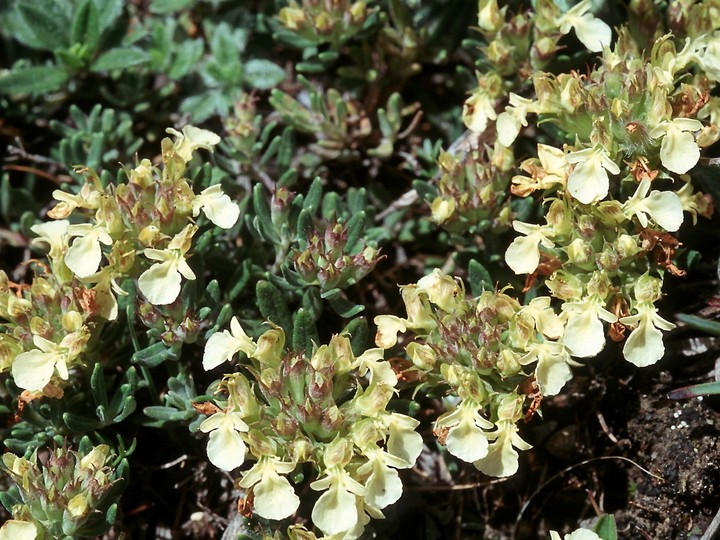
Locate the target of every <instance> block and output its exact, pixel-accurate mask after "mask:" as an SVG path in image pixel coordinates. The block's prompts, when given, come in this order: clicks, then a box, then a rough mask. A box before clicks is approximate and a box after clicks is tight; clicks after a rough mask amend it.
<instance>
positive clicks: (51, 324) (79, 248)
mask: <svg viewBox="0 0 720 540" xmlns="http://www.w3.org/2000/svg"><path fill="white" fill-rule="evenodd" d="M169 131H170V132H171V133H172V134H173V135H174V136H175V137H176V139H175V141H174V142H173V141H171V140H170V139H164V140H163V141H162V149H163V154H162V155H163V161H164V164H165V167H164V168H163V169H162V170H160V169H158V168H157V167H154V166H152V165H151V163H150V162H149V161H148V160H142V161H141V162H140V163H139V164H138V165H137V166H136V167H135V168H134V169H128V170H126V173H127V175H128V178H129V181H128V183H126V184H118V185H111V186H107V187H104V186H103V185H102V184H101V182H100V178H99V177H98V175H97V174H96V173H95V172H94V171H91V170H87V169H86V170H84V171H83V173H84V174H85V176H86V178H87V181H86V183H85V184H84V185H83V187H82V188H81V189H80V191H79V192H78V193H77V194H74V195H73V194H70V193H66V192H63V191H60V190H57V191H55V192H54V194H53V195H54V197H55V199H57V200H58V201H59V203H58V204H57V205H56V206H55V207H54V208H53V209H52V210H50V212H49V213H48V215H49V216H50V217H52V218H55V221H50V222H47V223H41V224H38V225H35V226H33V227H32V228H31V229H32V231H33V232H34V233H35V234H36V235H37V238H35V239H34V240H33V244H36V245H40V246H45V247H47V248H49V251H48V261H49V264H50V266H49V268H46V267H44V266H42V265H41V266H40V267H39V270H38V272H39V273H38V274H37V275H36V277H35V278H34V279H33V281H32V284H31V285H30V286H29V287H22V286H20V285H16V284H13V283H11V282H10V281H9V280H8V277H7V275H6V274H5V273H0V319H2V320H3V321H4V325H5V327H6V328H8V329H9V331H7V332H3V333H2V334H0V370H3V371H6V370H11V372H12V375H13V379H14V382H15V384H16V385H17V386H18V387H20V388H21V389H23V390H25V391H26V392H28V393H30V394H32V395H34V396H39V395H46V396H54V397H60V396H62V394H63V392H62V385H63V383H64V381H68V379H69V372H70V370H71V369H72V368H73V367H81V366H83V365H84V363H85V360H86V359H85V358H83V355H84V353H85V352H86V348H87V347H86V346H87V344H88V342H91V341H92V340H91V338H92V336H94V335H98V334H99V333H100V331H101V330H102V328H103V327H104V325H105V324H107V322H108V321H113V320H115V319H116V318H117V317H118V301H117V296H118V295H127V294H128V293H127V292H126V290H125V289H123V288H122V287H121V286H120V283H122V282H123V281H124V280H126V279H135V278H137V283H138V288H139V290H140V292H141V293H142V294H143V296H144V297H145V298H146V299H147V301H148V302H149V303H150V304H153V305H167V304H171V303H173V302H174V301H175V300H176V299H177V298H178V296H179V294H180V289H181V285H182V280H183V278H184V279H188V280H191V279H195V274H194V272H193V270H192V269H191V268H190V266H189V265H188V263H187V260H186V259H187V258H188V256H189V251H190V248H191V244H192V239H193V236H194V235H195V233H196V232H197V231H198V226H197V225H196V224H195V223H194V222H193V218H194V217H197V216H199V214H200V212H203V213H204V214H205V216H206V217H207V218H208V219H209V220H210V221H211V222H212V223H213V224H215V225H217V226H219V227H222V228H230V227H232V226H233V225H234V224H235V222H236V221H237V220H238V217H239V207H238V205H237V204H236V203H234V202H232V201H231V200H230V198H229V197H228V196H227V195H226V194H224V193H223V192H222V190H221V188H220V186H219V185H213V186H210V187H208V188H207V189H205V190H203V191H202V192H201V193H199V194H195V193H193V191H192V189H191V187H190V184H189V181H188V179H186V178H184V176H183V174H184V172H185V170H186V166H187V163H188V162H189V161H190V160H191V159H192V154H193V152H194V151H196V150H197V149H198V148H206V149H211V147H212V145H214V144H217V142H218V141H219V138H218V137H217V135H215V134H214V133H211V132H209V131H206V130H202V129H198V128H195V127H192V126H187V127H185V128H184V130H183V132H182V133H181V132H178V131H175V130H169ZM79 213H82V214H84V215H86V216H89V219H88V220H87V222H86V223H71V221H70V220H69V219H66V218H70V217H74V216H73V214H79ZM48 385H50V386H48Z"/></svg>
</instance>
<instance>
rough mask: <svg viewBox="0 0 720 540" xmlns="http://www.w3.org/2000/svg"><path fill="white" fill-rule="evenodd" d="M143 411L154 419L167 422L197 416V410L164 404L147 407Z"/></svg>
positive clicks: (180, 420)
mask: <svg viewBox="0 0 720 540" xmlns="http://www.w3.org/2000/svg"><path fill="white" fill-rule="evenodd" d="M143 413H145V416H147V417H148V418H152V419H153V420H165V421H167V422H182V421H183V420H188V419H190V418H192V417H193V416H195V411H193V410H192V409H191V410H187V411H178V410H177V409H174V408H172V407H165V406H162V405H153V406H149V407H145V408H144V409H143Z"/></svg>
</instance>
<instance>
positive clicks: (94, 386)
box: [90, 363, 108, 409]
mask: <svg viewBox="0 0 720 540" xmlns="http://www.w3.org/2000/svg"><path fill="white" fill-rule="evenodd" d="M90 389H91V390H92V394H93V399H94V400H95V404H96V405H99V406H102V407H104V408H105V409H107V408H108V399H107V389H106V388H105V373H104V370H103V367H102V364H99V363H98V364H95V366H93V372H92V375H91V376H90Z"/></svg>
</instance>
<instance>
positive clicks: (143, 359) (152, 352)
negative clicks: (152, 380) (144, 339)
mask: <svg viewBox="0 0 720 540" xmlns="http://www.w3.org/2000/svg"><path fill="white" fill-rule="evenodd" d="M177 357H178V355H177V352H176V351H175V350H173V349H171V348H168V347H167V346H166V345H165V344H164V343H162V342H160V343H155V344H153V345H150V346H149V347H147V348H145V349H143V350H141V351H138V352H136V353H135V354H133V355H132V358H131V359H130V360H131V361H132V362H136V363H138V364H141V365H143V366H147V367H155V366H159V365H160V364H162V363H163V362H164V361H165V360H176V359H177Z"/></svg>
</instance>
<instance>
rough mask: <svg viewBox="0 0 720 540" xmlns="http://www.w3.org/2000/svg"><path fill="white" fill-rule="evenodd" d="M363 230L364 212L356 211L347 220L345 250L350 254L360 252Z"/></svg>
mask: <svg viewBox="0 0 720 540" xmlns="http://www.w3.org/2000/svg"><path fill="white" fill-rule="evenodd" d="M364 231H365V212H358V213H357V214H355V215H354V216H353V217H351V218H350V219H349V220H348V222H347V242H346V243H345V251H346V252H347V253H348V254H350V255H355V254H356V253H359V252H360V248H361V247H362V235H363V232H364Z"/></svg>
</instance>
